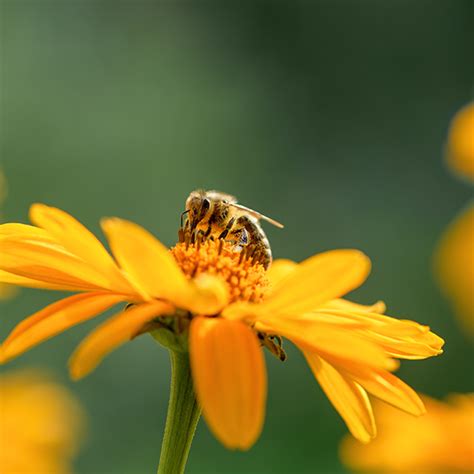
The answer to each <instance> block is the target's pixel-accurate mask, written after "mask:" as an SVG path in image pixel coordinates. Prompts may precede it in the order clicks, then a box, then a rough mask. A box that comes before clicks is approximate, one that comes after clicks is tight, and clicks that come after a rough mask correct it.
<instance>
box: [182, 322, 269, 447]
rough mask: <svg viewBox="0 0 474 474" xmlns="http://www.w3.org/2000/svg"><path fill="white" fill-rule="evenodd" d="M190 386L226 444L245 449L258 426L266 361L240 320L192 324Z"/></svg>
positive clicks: (218, 435)
mask: <svg viewBox="0 0 474 474" xmlns="http://www.w3.org/2000/svg"><path fill="white" fill-rule="evenodd" d="M189 345H190V357H191V368H192V373H193V379H194V385H195V389H196V393H197V397H198V400H199V403H200V404H201V406H202V409H203V413H204V417H205V418H206V422H207V424H208V425H209V428H210V429H211V430H212V432H213V433H214V434H215V436H216V437H217V438H218V439H219V440H220V441H221V442H222V443H223V444H224V445H225V446H226V447H228V448H231V449H243V450H244V449H249V448H250V447H251V446H252V445H253V444H254V443H255V441H256V440H257V438H258V436H259V435H260V432H261V430H262V426H263V421H264V416H265V400H266V392H267V383H266V373H265V362H264V358H263V354H262V351H261V349H260V346H259V343H258V340H257V338H256V336H255V334H254V333H253V332H252V330H251V329H250V328H249V327H248V326H246V325H245V324H244V323H242V322H240V321H229V320H225V319H222V318H203V317H198V318H195V319H193V320H192V322H191V328H190V339H189Z"/></svg>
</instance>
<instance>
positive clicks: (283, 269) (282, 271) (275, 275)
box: [267, 258, 298, 286]
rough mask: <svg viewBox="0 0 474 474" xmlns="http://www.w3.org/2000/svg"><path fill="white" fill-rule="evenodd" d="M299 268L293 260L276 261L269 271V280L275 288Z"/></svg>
mask: <svg viewBox="0 0 474 474" xmlns="http://www.w3.org/2000/svg"><path fill="white" fill-rule="evenodd" d="M297 268H298V264H297V263H296V262H293V261H292V260H288V259H285V258H281V259H278V260H274V261H273V263H272V264H271V266H270V268H269V269H268V271H267V278H268V280H269V281H270V285H271V286H275V285H276V284H277V283H279V282H280V281H281V280H283V278H285V277H287V276H288V275H289V274H290V273H292V272H293V271H295V270H296V269H297Z"/></svg>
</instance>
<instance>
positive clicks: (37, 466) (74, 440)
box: [0, 370, 84, 474]
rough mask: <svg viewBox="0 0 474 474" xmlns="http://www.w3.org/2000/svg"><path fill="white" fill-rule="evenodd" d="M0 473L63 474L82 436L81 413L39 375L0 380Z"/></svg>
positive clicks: (16, 375)
mask: <svg viewBox="0 0 474 474" xmlns="http://www.w3.org/2000/svg"><path fill="white" fill-rule="evenodd" d="M0 413H1V423H0V439H1V443H0V472H1V473H2V474H26V473H29V474H37V473H48V474H66V473H69V472H71V462H72V459H73V457H74V456H75V454H76V451H77V448H78V443H79V439H80V437H81V435H82V432H83V416H84V415H83V412H82V409H81V407H80V406H79V404H78V402H77V401H76V400H75V399H74V398H73V396H72V395H71V394H70V393H69V391H68V390H66V389H65V388H64V387H62V386H61V385H59V384H57V383H55V382H53V381H52V380H51V378H50V377H49V376H47V375H45V374H44V373H42V372H38V371H32V370H23V371H17V372H11V373H7V374H1V375H0Z"/></svg>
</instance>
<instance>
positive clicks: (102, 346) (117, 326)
mask: <svg viewBox="0 0 474 474" xmlns="http://www.w3.org/2000/svg"><path fill="white" fill-rule="evenodd" d="M173 310H174V308H173V307H172V306H171V305H169V304H167V303H162V302H159V301H153V302H150V303H143V304H140V305H138V306H134V307H132V308H130V309H127V310H125V311H122V312H121V313H119V314H117V315H116V316H114V317H112V318H110V319H108V320H107V321H105V323H103V324H101V325H100V326H99V327H98V328H97V329H95V330H94V331H92V332H91V333H90V334H89V335H88V336H87V337H86V338H85V339H84V340H83V341H82V342H81V344H79V346H78V348H77V349H76V350H75V351H74V354H73V355H72V356H71V359H70V361H69V370H70V374H71V377H72V378H73V379H74V380H78V379H80V378H82V377H84V376H85V375H87V374H88V373H90V372H91V371H92V370H94V369H95V368H96V367H97V366H98V365H99V363H100V362H101V361H102V359H103V358H104V357H105V356H106V355H107V354H109V353H110V352H111V351H113V350H114V349H116V348H117V347H118V346H120V345H121V344H123V343H124V342H126V341H129V340H130V339H132V338H133V337H134V336H136V335H137V333H138V332H139V331H140V329H141V328H142V327H143V326H144V325H145V324H146V323H147V322H148V321H151V320H152V319H154V318H156V317H158V316H162V315H163V314H171V313H172V312H173Z"/></svg>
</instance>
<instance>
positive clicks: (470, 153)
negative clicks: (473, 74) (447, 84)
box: [446, 103, 474, 181]
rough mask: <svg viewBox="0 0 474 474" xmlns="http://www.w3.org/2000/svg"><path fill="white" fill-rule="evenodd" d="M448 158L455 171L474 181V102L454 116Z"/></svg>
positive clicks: (448, 144)
mask: <svg viewBox="0 0 474 474" xmlns="http://www.w3.org/2000/svg"><path fill="white" fill-rule="evenodd" d="M446 159H447V162H448V165H449V166H450V168H451V169H452V170H453V171H454V172H455V173H457V174H459V175H460V176H463V177H465V178H467V179H468V180H470V181H474V103H470V104H468V105H466V106H464V107H463V108H462V109H461V110H460V111H459V112H458V113H457V114H456V115H455V117H454V118H453V120H452V122H451V127H450V129H449V136H448V143H447V155H446Z"/></svg>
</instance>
